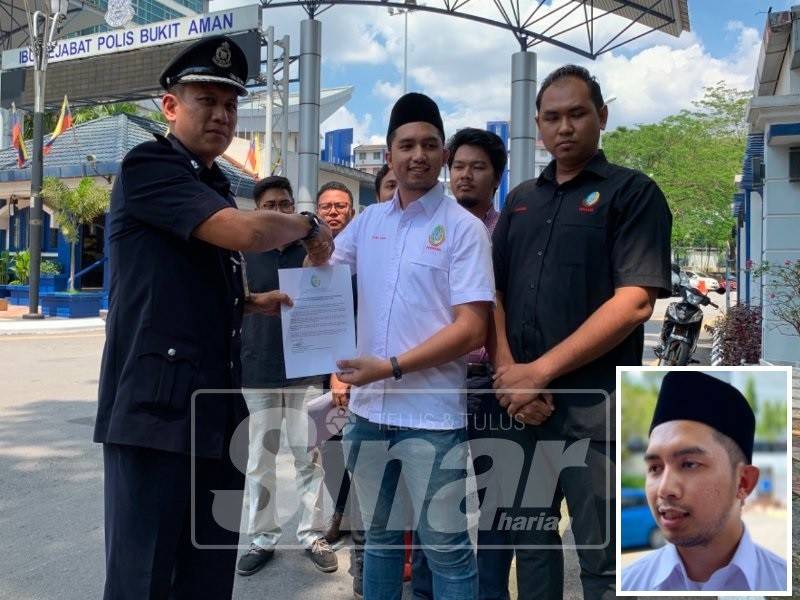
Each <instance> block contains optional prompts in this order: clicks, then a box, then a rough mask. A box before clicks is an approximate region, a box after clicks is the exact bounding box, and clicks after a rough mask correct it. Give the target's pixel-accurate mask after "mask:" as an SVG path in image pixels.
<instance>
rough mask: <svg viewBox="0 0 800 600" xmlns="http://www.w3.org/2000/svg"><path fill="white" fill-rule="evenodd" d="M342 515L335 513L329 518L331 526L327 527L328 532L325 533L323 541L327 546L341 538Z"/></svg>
mask: <svg viewBox="0 0 800 600" xmlns="http://www.w3.org/2000/svg"><path fill="white" fill-rule="evenodd" d="M341 525H342V513H340V512H335V513H333V516H332V517H331V524H330V525H329V526H328V531H326V532H325V539H326V540H328V543H329V544H335V543H336V542H338V541H339V540H340V539H341V537H342V531H341Z"/></svg>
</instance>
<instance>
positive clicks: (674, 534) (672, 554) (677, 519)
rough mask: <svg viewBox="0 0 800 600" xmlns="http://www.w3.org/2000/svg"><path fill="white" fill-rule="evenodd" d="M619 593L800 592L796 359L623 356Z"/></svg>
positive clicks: (619, 427) (619, 387) (619, 404)
mask: <svg viewBox="0 0 800 600" xmlns="http://www.w3.org/2000/svg"><path fill="white" fill-rule="evenodd" d="M617 390H618V397H617V482H618V486H619V488H618V492H617V513H616V514H617V515H618V518H617V523H616V527H617V593H618V595H620V596H676V595H682V596H686V595H689V596H703V595H713V596H758V595H768V596H790V595H791V585H790V581H791V579H790V577H791V523H792V520H791V445H790V441H791V369H790V368H789V367H702V368H696V367H618V369H617Z"/></svg>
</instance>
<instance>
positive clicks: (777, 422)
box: [756, 400, 786, 442]
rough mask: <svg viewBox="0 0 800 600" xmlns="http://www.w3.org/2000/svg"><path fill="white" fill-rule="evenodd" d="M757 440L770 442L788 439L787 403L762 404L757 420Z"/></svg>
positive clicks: (766, 402)
mask: <svg viewBox="0 0 800 600" xmlns="http://www.w3.org/2000/svg"><path fill="white" fill-rule="evenodd" d="M756 438H757V439H760V440H766V441H768V442H775V441H780V440H784V439H786V403H784V402H781V401H775V402H770V401H769V400H767V401H762V402H761V405H760V406H759V412H758V418H757V419H756Z"/></svg>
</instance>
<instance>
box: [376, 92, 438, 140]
mask: <svg viewBox="0 0 800 600" xmlns="http://www.w3.org/2000/svg"><path fill="white" fill-rule="evenodd" d="M418 122H422V123H430V124H431V125H433V126H434V127H436V129H438V130H439V135H441V136H442V141H444V124H443V123H442V115H441V114H439V107H438V106H436V102H434V101H433V100H431V99H430V98H429V97H428V96H426V95H425V94H418V93H417V92H410V93H408V94H406V95H404V96H401V97H400V99H399V100H398V101H397V102H395V104H394V107H392V116H391V117H389V129H388V130H387V131H386V145H387V146H389V145H390V144H389V137H390V136H391V135H392V132H394V130H395V129H397V128H398V127H400V126H401V125H405V124H406V123H418Z"/></svg>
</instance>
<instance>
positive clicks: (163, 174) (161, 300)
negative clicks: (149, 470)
mask: <svg viewBox="0 0 800 600" xmlns="http://www.w3.org/2000/svg"><path fill="white" fill-rule="evenodd" d="M234 206H235V203H234V200H233V197H232V195H231V193H230V184H229V182H228V180H227V179H226V177H225V175H224V174H223V173H222V171H221V170H220V168H219V167H218V166H217V165H216V163H215V164H214V165H213V166H212V167H211V168H207V167H206V166H205V165H203V164H202V162H201V161H199V160H198V159H197V157H196V156H194V155H193V154H191V153H190V152H189V151H188V150H186V148H184V147H183V146H182V145H181V144H180V142H178V140H177V139H175V138H174V137H172V136H170V137H169V138H164V137H161V136H156V140H155V141H150V142H145V143H143V144H140V145H139V146H137V147H135V148H134V149H133V150H131V151H130V152H129V153H128V154H127V155H126V156H125V159H124V160H123V161H122V166H121V168H120V173H119V175H118V177H117V180H116V181H115V182H114V187H113V190H112V192H111V207H110V211H109V220H108V227H109V238H108V239H109V245H108V256H109V266H110V273H111V282H110V298H109V312H108V320H107V323H106V344H105V348H104V350H103V360H102V366H101V371H100V386H99V387H100V389H99V398H98V410H97V423H96V427H95V434H94V439H95V441H97V442H108V443H117V444H128V445H133V446H143V447H148V448H155V449H159V450H167V451H174V452H183V453H185V452H189V451H190V450H191V416H192V415H191V409H190V407H191V397H192V394H193V392H194V391H196V390H200V389H226V390H228V389H234V390H239V389H240V387H241V365H240V362H239V357H240V336H241V322H242V312H243V304H244V286H243V282H242V273H241V264H240V263H241V255H240V254H239V253H238V252H231V251H228V250H225V249H222V248H219V247H216V246H213V245H211V244H208V243H206V242H203V241H201V240H199V239H197V238H194V237H192V232H193V231H194V230H195V228H196V227H197V226H198V225H199V224H200V223H202V222H203V221H205V220H206V219H207V218H208V217H210V216H211V215H212V214H214V213H215V212H217V211H219V210H222V209H223V208H227V207H234ZM246 416H247V407H246V405H245V403H244V400H243V399H242V397H241V394H233V395H229V394H216V395H215V394H200V395H198V396H197V398H196V410H195V418H194V420H195V424H194V427H195V430H196V442H195V451H196V454H197V455H199V456H221V453H222V452H223V440H224V436H225V433H226V431H228V430H229V429H230V427H231V426H235V425H236V424H238V423H239V422H240V421H241V420H242V419H243V418H245V417H246Z"/></svg>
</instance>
